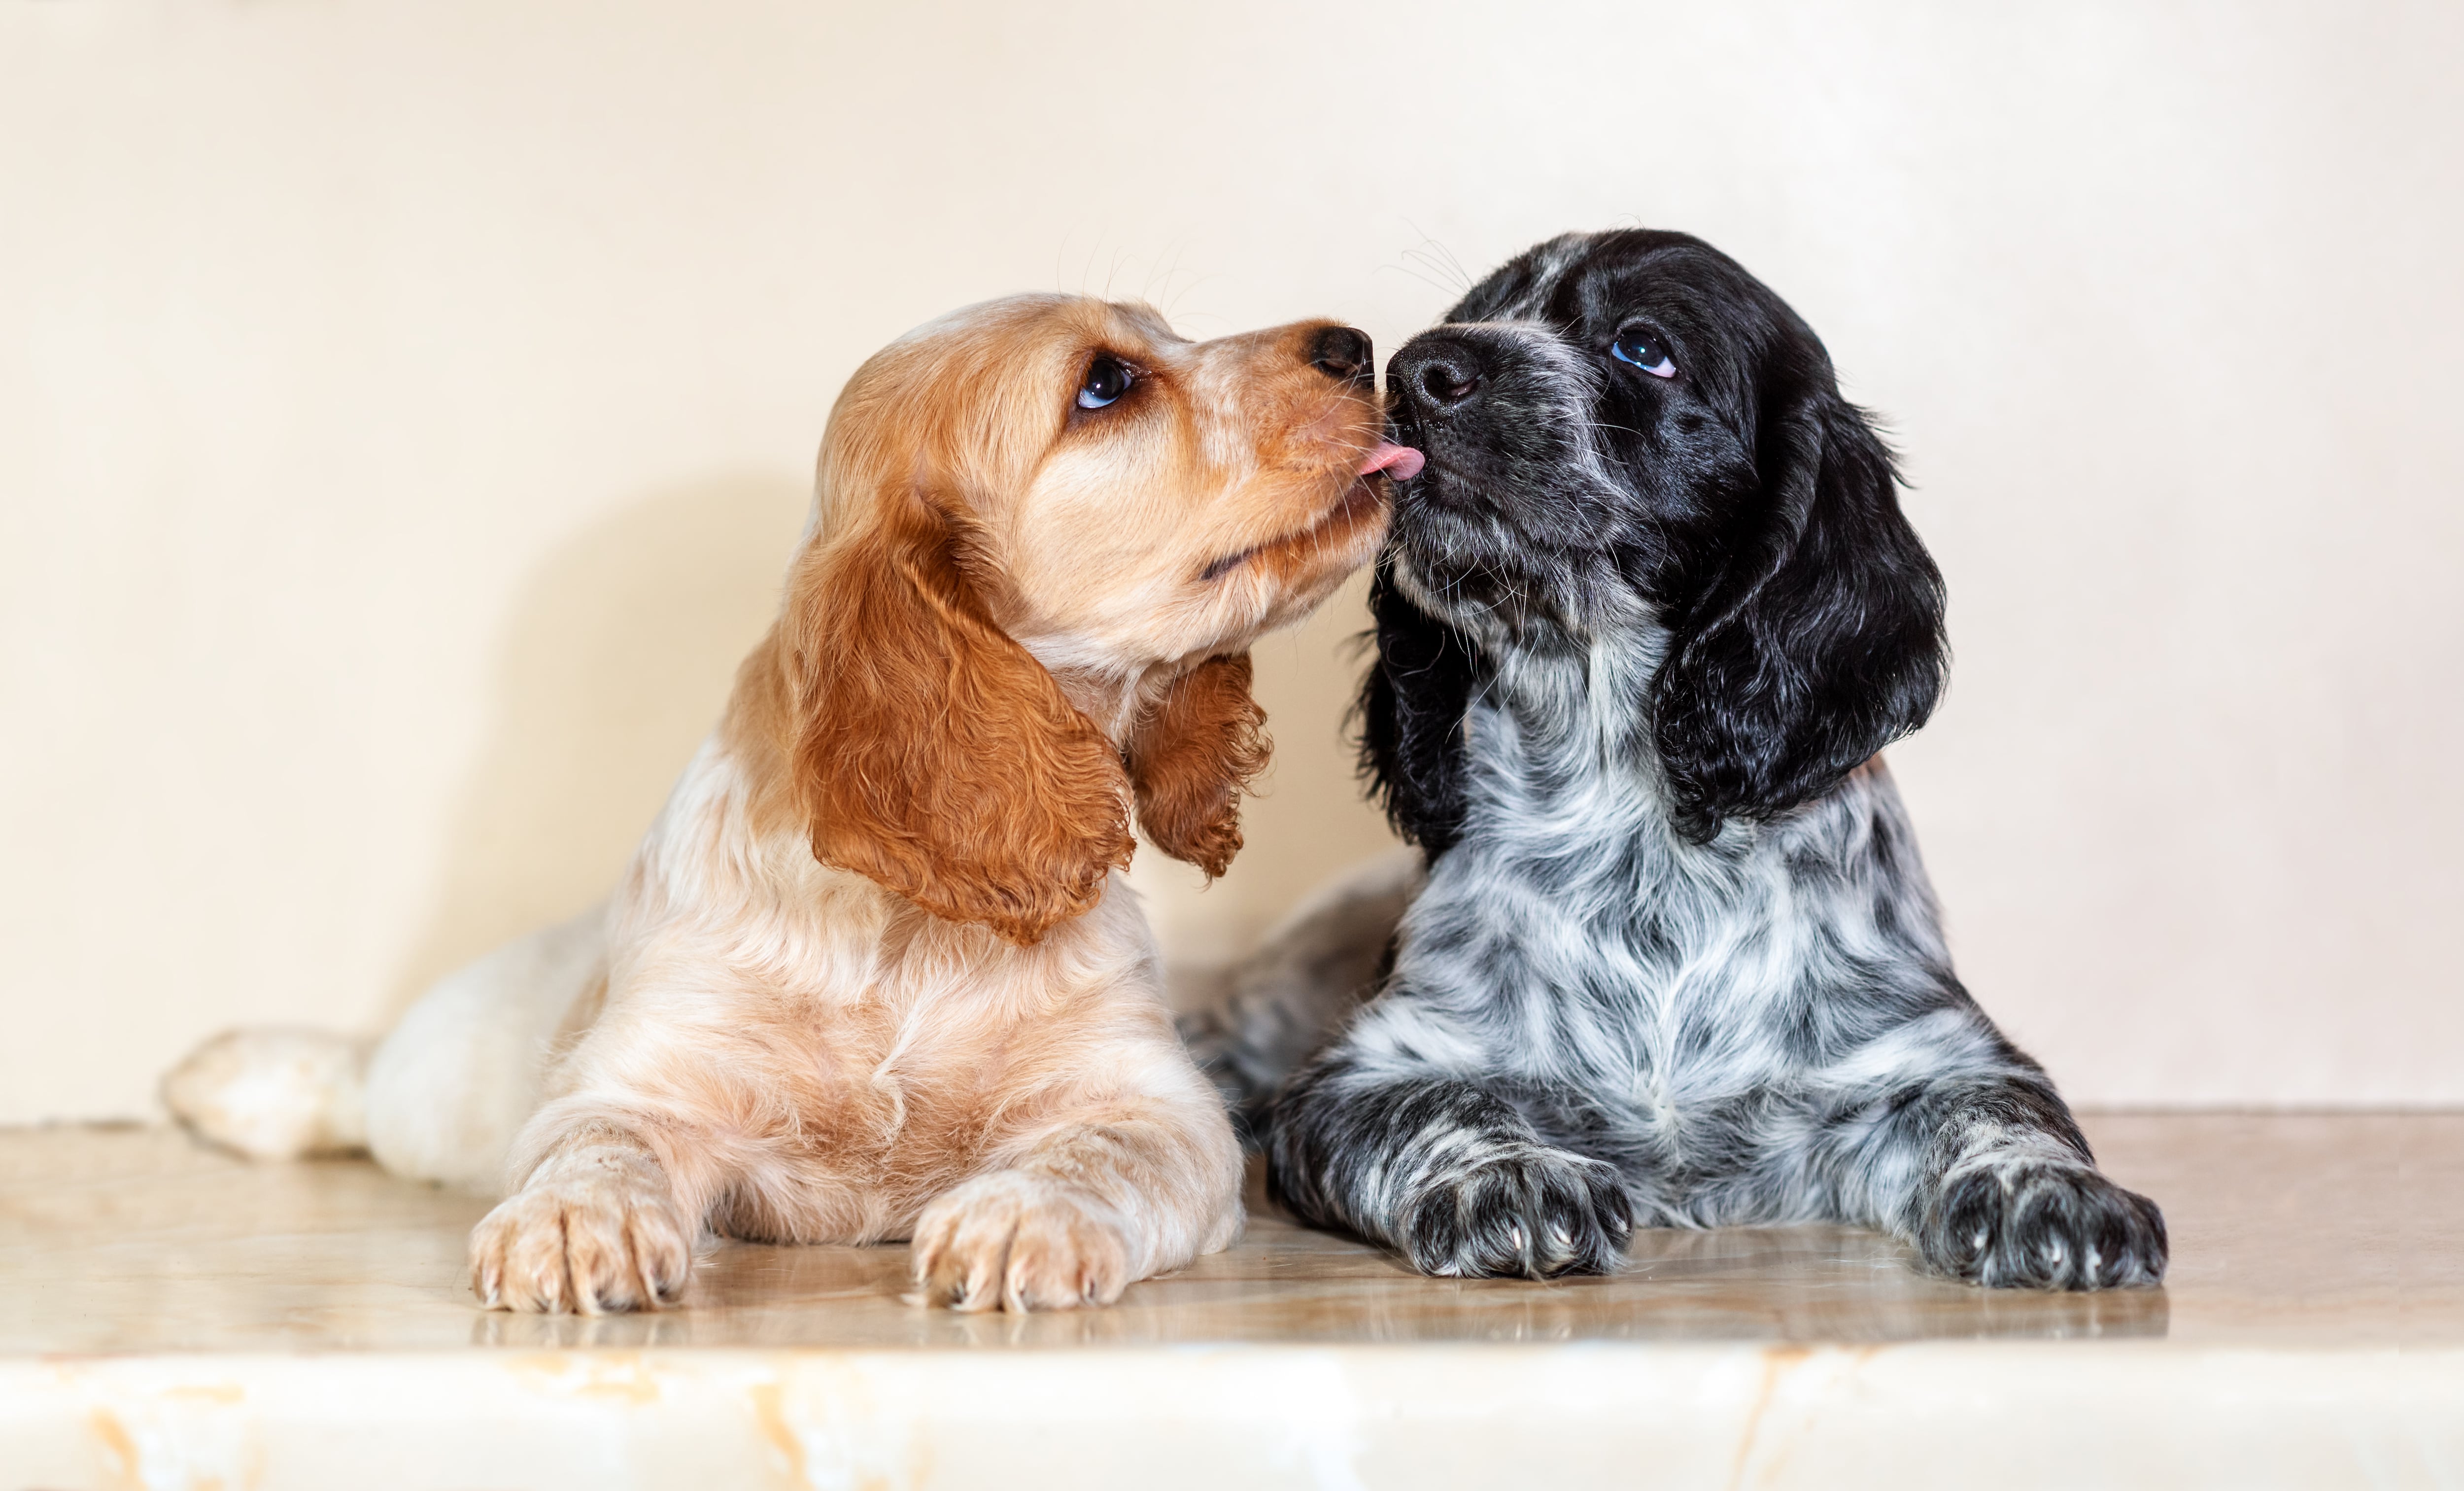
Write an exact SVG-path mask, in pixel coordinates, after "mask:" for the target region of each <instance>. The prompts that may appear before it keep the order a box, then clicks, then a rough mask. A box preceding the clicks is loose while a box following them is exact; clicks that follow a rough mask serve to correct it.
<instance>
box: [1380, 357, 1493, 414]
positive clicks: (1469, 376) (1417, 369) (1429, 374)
mask: <svg viewBox="0 0 2464 1491" xmlns="http://www.w3.org/2000/svg"><path fill="white" fill-rule="evenodd" d="M1386 381H1387V383H1388V384H1390V385H1392V386H1393V387H1395V388H1397V389H1401V390H1402V391H1403V396H1404V397H1406V398H1408V399H1410V400H1411V401H1412V402H1414V403H1416V404H1418V405H1419V406H1420V407H1421V408H1423V409H1426V410H1429V411H1430V412H1444V411H1446V410H1450V409H1458V408H1461V407H1462V406H1463V405H1464V404H1467V403H1469V402H1470V401H1471V397H1472V395H1473V394H1475V393H1477V392H1479V391H1480V364H1479V362H1478V361H1477V360H1475V359H1474V358H1473V356H1472V354H1471V349H1470V348H1469V347H1465V346H1461V345H1455V344H1453V343H1446V342H1441V343H1439V344H1437V345H1434V346H1417V347H1415V346H1407V347H1405V348H1404V349H1403V350H1402V352H1401V353H1399V354H1397V357H1396V359H1395V366H1394V367H1389V368H1387V369H1386Z"/></svg>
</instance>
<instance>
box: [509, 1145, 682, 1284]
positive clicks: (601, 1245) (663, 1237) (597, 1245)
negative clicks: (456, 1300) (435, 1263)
mask: <svg viewBox="0 0 2464 1491" xmlns="http://www.w3.org/2000/svg"><path fill="white" fill-rule="evenodd" d="M693 1232H694V1230H693V1228H691V1227H689V1226H687V1225H686V1222H685V1218H684V1215H683V1213H681V1212H679V1211H678V1210H677V1208H676V1205H675V1203H674V1201H673V1200H671V1198H670V1196H669V1194H668V1189H667V1185H666V1181H665V1178H664V1177H662V1176H661V1175H660V1174H659V1170H658V1168H657V1166H655V1165H653V1164H652V1163H650V1162H649V1160H648V1159H647V1158H646V1157H635V1156H631V1155H627V1154H623V1153H621V1152H620V1153H610V1152H608V1151H596V1152H591V1153H586V1154H584V1155H582V1156H576V1157H573V1158H570V1159H567V1160H562V1161H555V1162H551V1163H550V1165H549V1166H548V1167H543V1168H542V1169H541V1171H540V1173H539V1174H538V1175H536V1176H534V1177H533V1178H532V1180H531V1183H530V1184H529V1185H527V1186H525V1187H523V1188H522V1190H521V1191H519V1192H517V1193H516V1194H515V1195H513V1196H511V1197H509V1198H507V1199H506V1200H504V1201H503V1202H500V1203H498V1205H497V1207H496V1209H495V1211H493V1212H490V1213H488V1214H487V1215H486V1216H484V1217H481V1218H480V1219H479V1225H478V1226H477V1227H476V1228H473V1230H472V1233H471V1291H472V1293H473V1294H476V1295H477V1296H478V1297H479V1302H480V1303H481V1304H483V1305H485V1306H486V1307H488V1308H489V1309H492V1310H531V1311H539V1312H541V1313H546V1314H555V1313H558V1312H561V1311H565V1310H570V1311H572V1312H573V1313H574V1314H576V1315H599V1314H604V1313H606V1312H607V1311H611V1310H654V1309H657V1308H658V1307H659V1306H660V1305H662V1304H667V1303H672V1302H674V1301H675V1300H676V1299H677V1298H678V1297H679V1296H681V1295H682V1294H683V1293H684V1289H685V1281H686V1280H687V1279H689V1278H690V1277H691V1275H692V1272H693Z"/></svg>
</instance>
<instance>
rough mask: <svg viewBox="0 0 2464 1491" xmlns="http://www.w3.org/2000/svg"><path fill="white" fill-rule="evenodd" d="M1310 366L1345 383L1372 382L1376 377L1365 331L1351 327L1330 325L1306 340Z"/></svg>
mask: <svg viewBox="0 0 2464 1491" xmlns="http://www.w3.org/2000/svg"><path fill="white" fill-rule="evenodd" d="M1309 366H1310V367H1314V368H1316V369H1317V370H1318V371H1320V372H1322V373H1324V374H1326V375H1327V376H1328V377H1330V378H1339V379H1341V380H1342V381H1343V382H1345V383H1371V382H1374V381H1375V367H1376V366H1377V361H1376V355H1375V353H1374V352H1372V351H1371V350H1370V347H1369V337H1368V334H1367V333H1365V332H1359V331H1354V330H1353V329H1352V328H1351V327H1350V326H1329V327H1327V328H1326V329H1325V330H1324V331H1321V332H1319V333H1318V334H1317V337H1316V339H1315V340H1314V341H1312V342H1310V343H1309Z"/></svg>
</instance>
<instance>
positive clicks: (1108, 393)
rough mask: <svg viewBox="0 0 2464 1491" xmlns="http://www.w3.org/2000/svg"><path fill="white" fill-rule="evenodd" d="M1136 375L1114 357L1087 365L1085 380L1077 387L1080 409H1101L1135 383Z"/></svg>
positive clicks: (1096, 360) (1100, 359)
mask: <svg viewBox="0 0 2464 1491" xmlns="http://www.w3.org/2000/svg"><path fill="white" fill-rule="evenodd" d="M1137 381H1138V380H1137V375H1136V374H1135V373H1133V372H1131V371H1130V369H1129V368H1128V367H1126V366H1124V365H1123V364H1122V362H1121V361H1120V359H1118V358H1115V357H1098V358H1096V359H1095V360H1094V361H1093V362H1091V363H1089V364H1088V365H1087V376H1086V379H1085V380H1084V381H1083V382H1081V383H1080V384H1079V385H1078V407H1079V408H1080V409H1102V408H1103V407H1104V406H1105V405H1107V404H1110V403H1111V402H1112V401H1113V400H1114V399H1117V398H1119V397H1120V396H1121V395H1122V394H1124V393H1127V392H1129V391H1130V385H1131V384H1133V383H1135V382H1137Z"/></svg>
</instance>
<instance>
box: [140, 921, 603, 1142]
mask: <svg viewBox="0 0 2464 1491" xmlns="http://www.w3.org/2000/svg"><path fill="white" fill-rule="evenodd" d="M605 922H606V914H605V907H597V908H593V909H592V910H590V911H588V912H585V913H583V915H581V916H579V917H576V918H575V919H574V920H572V921H570V922H567V923H564V924H561V925H558V926H551V927H546V928H543V929H541V930H539V931H537V932H533V933H531V934H530V935H529V936H527V937H520V938H517V939H515V940H514V941H513V942H510V943H508V944H506V945H505V946H502V947H499V948H497V949H496V950H495V951H494V952H491V953H489V954H488V955H487V956H486V957H483V958H481V959H479V960H478V961H477V962H475V963H473V964H472V965H470V966H469V967H468V968H460V969H457V970H456V971H454V972H451V973H449V974H447V975H446V976H445V977H443V978H441V979H439V980H437V981H436V983H435V985H434V987H432V988H430V989H429V990H428V992H426V993H424V994H422V995H421V996H420V997H419V1001H418V1003H416V1004H414V1005H412V1006H411V1007H410V1009H409V1010H408V1011H407V1012H406V1013H404V1015H403V1017H402V1020H401V1021H400V1023H398V1024H397V1025H395V1027H394V1028H393V1031H392V1033H391V1034H390V1035H386V1036H385V1039H384V1041H383V1042H381V1043H374V1045H373V1049H371V1044H372V1043H371V1042H368V1041H364V1040H358V1039H354V1038H352V1037H350V1036H347V1035H334V1034H330V1033H327V1032H323V1031H313V1030H297V1029H273V1028H257V1029H250V1030H236V1031H226V1032H224V1033H223V1034H222V1035H216V1036H214V1037H213V1038H212V1039H210V1040H209V1041H207V1042H206V1043H205V1044H204V1045H202V1046H199V1047H198V1048H197V1049H196V1050H195V1051H194V1052H193V1053H191V1054H190V1055H189V1056H188V1057H187V1060H185V1061H182V1062H181V1063H180V1064H179V1065H178V1066H176V1067H174V1068H172V1070H171V1072H170V1074H169V1075H168V1076H166V1077H165V1078H164V1079H163V1102H165V1105H166V1106H168V1107H169V1108H170V1110H171V1112H172V1115H173V1116H174V1117H176V1118H178V1119H179V1121H180V1122H181V1123H183V1124H187V1126H188V1127H189V1128H190V1129H191V1130H193V1131H194V1132H196V1133H197V1134H198V1135H200V1136H202V1137H203V1138H205V1139H207V1140H209V1141H210V1142H212V1143H214V1144H217V1145H220V1146H224V1147H225V1148H229V1149H235V1150H237V1151H238V1152H240V1153H241V1154H244V1155H247V1156H248V1157H249V1158H251V1159H255V1160H300V1159H309V1158H313V1157H318V1156H326V1155H345V1154H358V1153H373V1154H374V1155H375V1156H376V1158H377V1161H378V1163H379V1164H381V1165H383V1166H384V1167H385V1168H386V1169H388V1170H391V1171H392V1172H393V1173H395V1174H397V1175H401V1176H405V1177H407V1178H409V1179H412V1180H428V1181H436V1182H440V1183H442V1184H445V1185H449V1186H456V1187H461V1188H464V1189H467V1190H472V1191H496V1190H498V1189H500V1188H501V1186H502V1185H503V1182H504V1173H503V1171H504V1166H505V1160H506V1157H507V1156H508V1155H509V1154H510V1153H511V1152H512V1150H513V1144H514V1136H515V1135H516V1134H517V1132H518V1131H519V1130H520V1128H521V1126H522V1124H523V1123H524V1122H525V1121H527V1120H528V1119H529V1118H530V1116H531V1113H532V1111H533V1110H534V1109H536V1108H537V1107H538V1106H539V1096H540V1091H541V1088H542V1086H543V1084H544V1081H545V1078H546V1074H547V1068H548V1065H549V1063H550V1062H551V1061H552V1060H553V1059H554V1057H555V1056H556V1053H557V1051H558V1050H559V1049H560V1047H561V1045H562V1044H563V1043H564V1042H565V1041H566V1040H567V1039H568V1038H569V1037H571V1036H573V1035H579V1034H580V1033H581V1032H582V1031H583V1030H585V1029H587V1028H588V1026H589V1023H590V1021H591V1020H592V1019H593V1018H595V1017H596V1016H597V1014H598V1013H599V1006H600V1004H601V1002H602V1001H603V1000H604V999H605V995H606V990H607V951H606V930H605Z"/></svg>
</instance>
